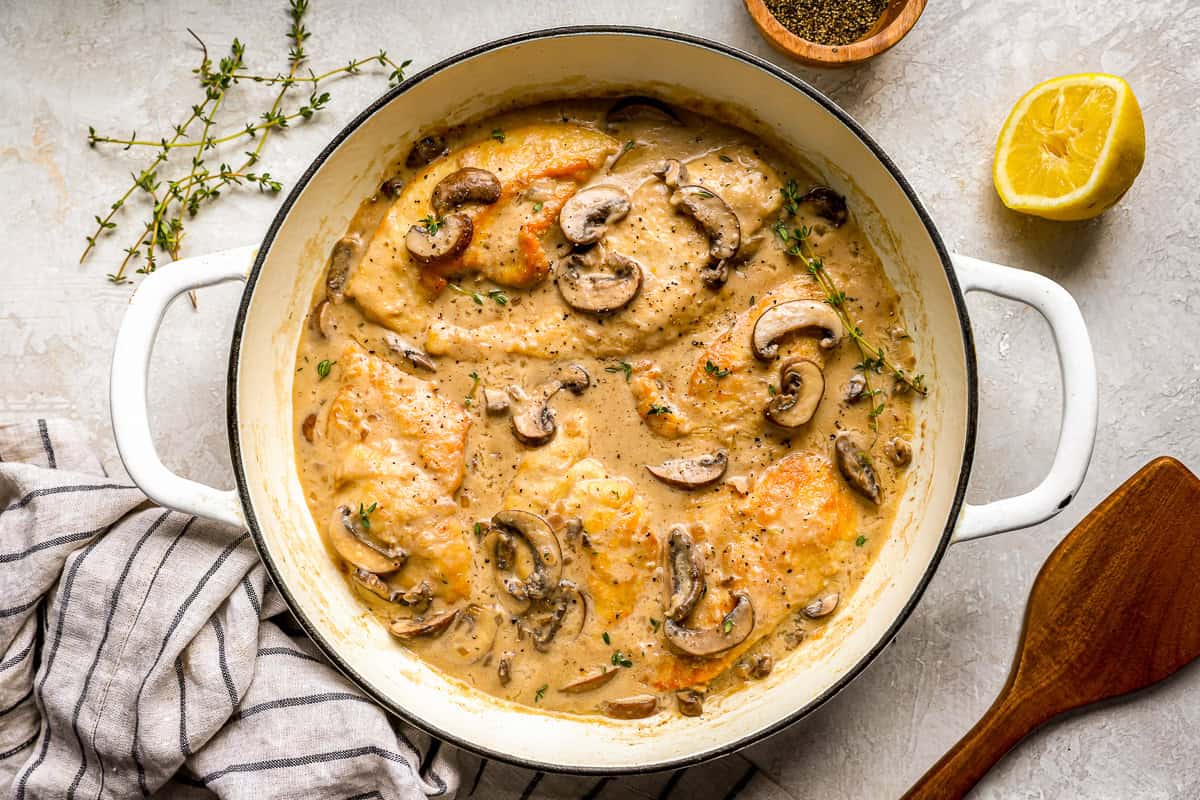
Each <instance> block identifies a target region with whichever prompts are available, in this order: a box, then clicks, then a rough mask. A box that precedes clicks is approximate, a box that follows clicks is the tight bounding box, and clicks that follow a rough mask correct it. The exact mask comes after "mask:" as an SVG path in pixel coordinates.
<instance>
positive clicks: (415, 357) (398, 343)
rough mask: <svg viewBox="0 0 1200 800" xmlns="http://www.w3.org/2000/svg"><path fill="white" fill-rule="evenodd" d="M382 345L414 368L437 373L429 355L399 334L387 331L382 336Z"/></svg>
mask: <svg viewBox="0 0 1200 800" xmlns="http://www.w3.org/2000/svg"><path fill="white" fill-rule="evenodd" d="M383 343H384V344H385V345H387V348H388V349H389V350H391V351H392V352H393V353H396V354H397V355H400V356H403V357H404V358H405V359H406V360H407V361H408V363H410V364H412V365H413V366H414V367H416V368H418V369H424V370H428V371H429V372H437V364H435V363H434V362H433V359H432V358H430V357H429V354H428V353H426V352H425V351H424V350H422V349H421V348H419V347H417V346H416V345H415V344H412V343H411V342H409V341H408V340H407V339H405V338H404V337H402V336H400V335H399V334H395V333H392V332H391V331H388V332H387V333H385V334H384V335H383Z"/></svg>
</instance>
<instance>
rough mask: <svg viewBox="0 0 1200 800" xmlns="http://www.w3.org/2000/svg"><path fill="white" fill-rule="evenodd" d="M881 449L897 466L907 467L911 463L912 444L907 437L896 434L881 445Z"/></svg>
mask: <svg viewBox="0 0 1200 800" xmlns="http://www.w3.org/2000/svg"><path fill="white" fill-rule="evenodd" d="M883 450H884V452H886V453H887V454H888V458H890V459H891V460H892V463H893V464H895V465H896V466H897V467H907V466H908V465H909V464H911V463H912V445H911V444H909V443H908V440H907V439H901V438H900V437H899V436H896V437H894V438H893V439H892V440H891V441H889V442H888V443H887V444H885V445H884V446H883Z"/></svg>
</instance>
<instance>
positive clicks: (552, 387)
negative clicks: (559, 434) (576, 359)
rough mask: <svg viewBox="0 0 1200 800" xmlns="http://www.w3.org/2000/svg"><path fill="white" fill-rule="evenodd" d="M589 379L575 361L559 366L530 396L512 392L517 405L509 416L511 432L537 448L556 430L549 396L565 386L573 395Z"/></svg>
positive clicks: (521, 440)
mask: <svg viewBox="0 0 1200 800" xmlns="http://www.w3.org/2000/svg"><path fill="white" fill-rule="evenodd" d="M591 383H592V378H591V376H590V375H588V372H587V370H585V369H584V368H583V367H581V366H579V365H578V364H570V365H568V366H565V367H562V368H560V369H559V370H558V371H557V372H556V373H555V374H554V375H553V376H551V377H550V378H549V379H548V380H546V381H545V382H544V383H542V384H541V386H539V387H538V388H537V390H536V391H535V392H533V394H531V395H526V394H524V393H523V392H521V393H513V395H514V397H515V398H517V402H518V403H519V405H518V406H517V408H516V410H515V411H514V412H513V415H512V431H513V435H514V436H516V437H517V439H518V440H519V441H520V442H521V443H522V444H526V445H529V446H530V447H540V446H542V445H544V444H545V443H546V442H548V441H550V440H551V439H552V438H553V437H554V433H555V431H556V430H557V428H556V427H555V424H554V411H553V409H551V408H550V398H552V397H554V395H556V394H557V393H558V392H559V390H560V389H567V390H569V391H571V392H572V393H573V394H579V393H580V392H582V391H583V390H584V389H586V388H588V386H590V385H591Z"/></svg>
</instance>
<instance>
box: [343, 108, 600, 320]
mask: <svg viewBox="0 0 1200 800" xmlns="http://www.w3.org/2000/svg"><path fill="white" fill-rule="evenodd" d="M619 147H620V144H619V142H617V141H616V140H615V139H613V138H612V137H611V136H608V135H606V134H603V133H600V132H597V131H593V130H588V129H586V128H582V127H579V126H576V125H552V126H550V125H529V126H525V127H521V128H516V129H512V130H508V131H504V132H503V134H500V133H499V132H497V136H496V138H490V137H489V138H487V139H484V140H483V141H480V142H477V143H475V144H473V145H471V146H469V147H465V148H463V149H461V150H459V151H457V152H455V153H453V154H450V155H447V156H445V157H442V158H439V159H437V160H436V161H434V162H433V163H432V164H430V165H429V166H428V167H427V168H426V169H425V170H424V171H423V172H421V173H420V174H419V175H417V176H415V177H414V178H413V180H412V181H410V182H409V183H408V184H407V185H406V186H405V188H404V190H403V192H402V193H401V194H400V196H399V197H397V198H396V200H395V201H394V202H393V203H392V204H391V207H390V208H389V209H388V212H387V214H386V216H385V217H384V218H383V221H382V222H381V223H380V224H379V227H378V228H377V229H376V230H375V231H374V232H373V235H372V236H371V238H370V241H369V242H368V243H367V245H366V251H365V253H364V254H363V256H362V260H361V262H360V263H359V266H358V269H357V270H355V272H354V274H353V275H352V276H351V277H350V279H349V282H348V284H347V286H346V294H347V295H348V296H349V297H351V298H353V299H354V301H355V302H356V303H357V304H358V306H359V307H360V308H361V309H362V310H363V311H364V312H366V314H367V315H368V316H370V317H371V318H373V319H375V320H376V321H378V322H380V323H381V324H383V325H386V326H387V327H389V328H391V329H392V330H395V331H397V332H398V333H404V334H407V333H414V332H418V331H420V330H421V329H422V328H423V327H424V325H425V324H426V323H427V320H426V319H425V316H424V315H423V314H421V313H419V312H420V310H421V309H422V308H423V307H425V306H426V305H427V304H428V301H429V297H430V296H431V295H433V294H436V293H437V292H439V291H441V290H442V289H443V287H445V285H446V281H447V279H448V278H452V277H460V276H464V275H471V274H476V273H478V274H479V275H482V276H483V277H485V278H488V279H489V280H491V281H493V282H494V283H496V284H498V285H499V286H517V287H528V286H533V285H535V284H538V283H540V282H541V281H542V280H544V279H545V277H546V275H547V274H548V272H549V270H550V264H551V258H552V257H553V254H552V253H547V251H546V246H545V245H544V244H543V238H546V234H547V232H548V231H549V230H550V228H551V226H552V225H553V224H554V221H555V219H556V218H557V216H558V212H559V210H560V209H561V208H562V205H563V203H564V202H565V201H566V199H567V198H568V197H569V196H571V195H572V194H574V193H575V190H576V189H578V188H579V186H580V185H581V184H582V183H583V182H584V181H586V180H588V178H590V177H591V176H592V175H593V174H594V173H595V172H596V170H598V169H599V168H600V166H601V165H602V164H603V163H604V162H605V160H606V159H607V158H608V157H609V156H611V155H612V154H614V153H615V152H616V151H617V149H618V148H619ZM464 169H471V170H483V171H486V172H487V173H490V174H491V175H492V176H494V177H495V179H496V182H497V188H498V191H497V192H495V194H494V196H491V197H489V196H482V197H480V196H479V195H476V197H479V198H480V199H474V198H471V195H470V190H471V189H473V188H474V187H472V186H470V185H467V186H466V188H464V189H462V191H461V194H465V195H466V196H467V197H468V198H471V199H467V200H465V201H463V202H462V203H461V204H459V205H453V202H454V201H455V200H456V199H457V198H456V197H453V196H452V197H450V198H449V199H448V200H446V201H445V202H444V203H443V207H442V208H441V209H440V210H439V209H438V208H435V207H434V205H435V203H434V200H433V193H434V190H435V188H437V187H438V185H439V183H441V182H442V181H443V180H444V179H446V178H448V177H449V176H451V175H454V174H458V173H459V172H460V171H462V170H464ZM476 174H477V173H476ZM468 177H469V176H468ZM485 191H486V190H485ZM445 194H452V193H451V192H449V191H447V192H446V193H445ZM485 201H486V202H485ZM453 214H461V215H465V216H467V217H468V218H470V220H471V222H470V225H471V227H472V231H473V233H472V235H471V236H470V243H469V244H467V245H466V247H465V249H464V250H463V251H462V252H461V253H460V254H458V255H456V256H454V257H451V258H448V259H446V260H442V261H439V262H437V263H435V264H421V263H420V262H419V261H417V260H415V259H413V258H412V257H410V255H409V251H408V249H407V247H406V244H405V242H406V238H407V236H408V233H409V231H410V230H411V229H412V227H413V226H415V225H420V224H421V223H422V220H436V219H439V218H442V219H444V218H445V217H447V216H450V215H453Z"/></svg>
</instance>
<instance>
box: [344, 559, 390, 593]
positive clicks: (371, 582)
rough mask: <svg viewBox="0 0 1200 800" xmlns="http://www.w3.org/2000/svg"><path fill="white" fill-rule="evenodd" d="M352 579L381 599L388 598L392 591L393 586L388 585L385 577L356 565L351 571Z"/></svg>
mask: <svg viewBox="0 0 1200 800" xmlns="http://www.w3.org/2000/svg"><path fill="white" fill-rule="evenodd" d="M350 579H351V580H352V581H354V582H355V583H356V584H357V585H358V586H360V587H362V588H363V589H365V590H366V591H368V592H370V593H371V594H373V595H375V596H376V597H378V598H379V599H380V600H387V599H388V597H389V596H390V595H391V593H392V587H390V586H388V585H387V582H386V581H384V579H383V578H381V577H379V576H378V575H376V574H375V573H374V572H368V571H367V570H365V569H363V568H362V567H355V568H354V569H353V570H352V571H351V572H350Z"/></svg>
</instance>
